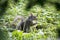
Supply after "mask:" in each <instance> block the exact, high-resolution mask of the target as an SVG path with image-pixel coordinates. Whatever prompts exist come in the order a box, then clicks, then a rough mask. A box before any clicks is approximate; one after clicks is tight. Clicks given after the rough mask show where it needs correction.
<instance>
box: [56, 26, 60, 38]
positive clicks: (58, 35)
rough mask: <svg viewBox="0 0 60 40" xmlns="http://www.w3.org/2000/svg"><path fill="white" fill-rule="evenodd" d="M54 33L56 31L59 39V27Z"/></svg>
mask: <svg viewBox="0 0 60 40" xmlns="http://www.w3.org/2000/svg"><path fill="white" fill-rule="evenodd" d="M56 31H57V36H58V38H60V27H58V28H57V30H56Z"/></svg>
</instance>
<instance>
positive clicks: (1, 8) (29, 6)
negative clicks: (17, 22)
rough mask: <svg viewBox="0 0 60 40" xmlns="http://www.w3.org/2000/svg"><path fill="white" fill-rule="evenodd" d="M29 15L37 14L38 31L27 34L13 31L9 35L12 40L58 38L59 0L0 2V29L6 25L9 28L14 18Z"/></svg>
mask: <svg viewBox="0 0 60 40" xmlns="http://www.w3.org/2000/svg"><path fill="white" fill-rule="evenodd" d="M30 13H33V14H34V15H37V14H38V17H37V19H38V20H37V21H38V22H39V23H38V24H37V26H36V28H37V29H38V30H31V31H32V32H30V33H29V34H24V33H23V32H18V31H14V32H13V33H12V34H9V35H12V36H11V37H12V40H15V38H16V40H41V39H42V38H45V39H44V40H46V39H48V38H52V39H51V40H53V39H54V40H56V39H55V38H59V37H60V0H0V27H1V28H2V27H6V26H5V25H6V24H7V23H8V27H10V24H11V23H12V21H13V20H14V18H15V16H17V15H21V16H23V17H28V15H29V14H30ZM32 27H33V26H32ZM3 29H4V28H3ZM6 29H7V28H6ZM1 30H2V29H1ZM36 31H37V33H38V35H37V34H36V33H35V32H36ZM3 32H4V31H3ZM8 33H9V32H8ZM4 34H5V33H4ZM21 34H22V35H21ZM16 35H17V36H16ZM3 38H4V37H3ZM0 40H3V39H0ZM10 40H11V39H10Z"/></svg>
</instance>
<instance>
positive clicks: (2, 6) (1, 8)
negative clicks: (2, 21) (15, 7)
mask: <svg viewBox="0 0 60 40" xmlns="http://www.w3.org/2000/svg"><path fill="white" fill-rule="evenodd" d="M7 5H8V1H5V2H4V3H2V4H0V16H2V15H3V14H4V13H5V11H6V8H7Z"/></svg>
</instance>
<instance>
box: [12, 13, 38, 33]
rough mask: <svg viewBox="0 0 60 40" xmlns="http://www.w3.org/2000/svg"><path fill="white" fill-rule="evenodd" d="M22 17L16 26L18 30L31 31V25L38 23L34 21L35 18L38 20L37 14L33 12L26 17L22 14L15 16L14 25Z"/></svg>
mask: <svg viewBox="0 0 60 40" xmlns="http://www.w3.org/2000/svg"><path fill="white" fill-rule="evenodd" d="M18 19H21V21H20V22H19V23H18V24H17V26H16V27H15V28H16V29H17V30H22V31H24V32H29V30H30V26H33V25H35V24H36V23H33V21H34V20H37V16H34V15H33V14H32V13H31V14H30V16H28V17H27V18H26V19H24V17H22V16H17V17H15V19H14V21H13V23H12V25H13V24H14V23H15V22H16V21H17V20H18Z"/></svg>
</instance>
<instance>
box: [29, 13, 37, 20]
mask: <svg viewBox="0 0 60 40" xmlns="http://www.w3.org/2000/svg"><path fill="white" fill-rule="evenodd" d="M28 19H29V20H31V21H33V20H37V16H34V15H33V14H32V13H31V14H30V16H29V17H28Z"/></svg>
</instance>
